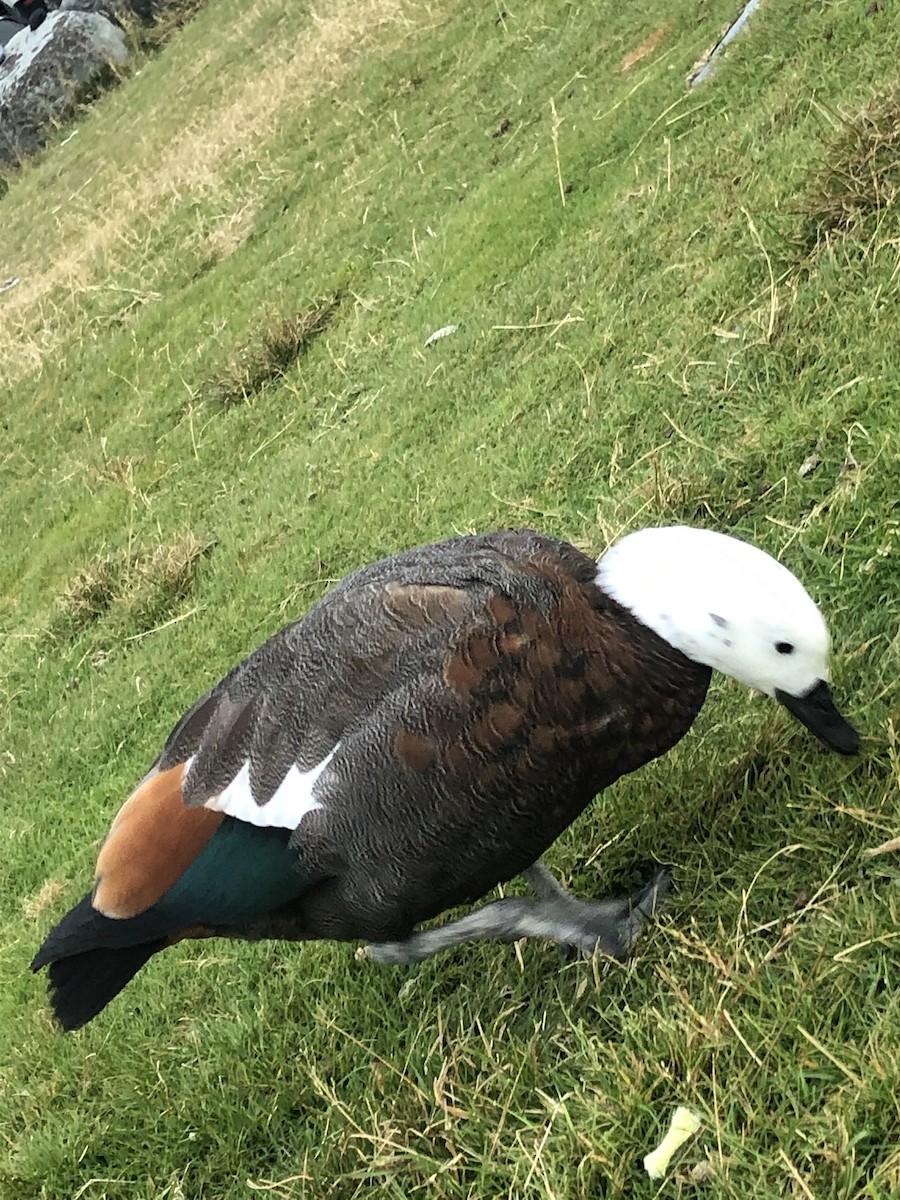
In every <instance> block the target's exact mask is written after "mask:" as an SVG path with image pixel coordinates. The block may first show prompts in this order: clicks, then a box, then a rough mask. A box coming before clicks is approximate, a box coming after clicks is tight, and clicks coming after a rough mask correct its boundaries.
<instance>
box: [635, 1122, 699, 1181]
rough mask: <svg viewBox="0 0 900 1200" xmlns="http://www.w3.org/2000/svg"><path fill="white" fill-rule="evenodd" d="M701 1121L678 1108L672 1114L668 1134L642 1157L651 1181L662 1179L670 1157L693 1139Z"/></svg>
mask: <svg viewBox="0 0 900 1200" xmlns="http://www.w3.org/2000/svg"><path fill="white" fill-rule="evenodd" d="M701 1124H702V1121H701V1120H700V1118H699V1117H698V1116H697V1114H696V1113H695V1112H691V1110H690V1109H689V1108H684V1107H683V1106H680V1107H678V1108H676V1109H675V1111H674V1112H673V1113H672V1123H671V1124H670V1125H669V1132H668V1133H667V1134H666V1136H665V1137H664V1138H663V1140H662V1141H661V1142H660V1143H659V1145H658V1146H657V1147H656V1149H655V1150H651V1151H650V1153H649V1154H645V1155H644V1170H645V1171H646V1172H647V1174H648V1175H649V1176H650V1178H651V1179H662V1177H663V1176H664V1175H665V1173H666V1171H667V1170H668V1169H669V1163H670V1162H671V1159H672V1155H673V1154H674V1153H675V1151H676V1150H677V1149H678V1148H679V1147H680V1146H683V1145H684V1143H685V1142H686V1141H687V1140H688V1138H690V1137H693V1136H694V1134H695V1133H696V1132H697V1130H698V1129H699V1128H700V1126H701Z"/></svg>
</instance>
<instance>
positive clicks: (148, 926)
mask: <svg viewBox="0 0 900 1200" xmlns="http://www.w3.org/2000/svg"><path fill="white" fill-rule="evenodd" d="M169 933H170V926H169V923H168V922H167V921H164V920H162V919H161V918H160V915H159V914H157V913H154V912H153V910H149V911H148V912H146V913H143V914H141V916H140V917H137V918H134V919H132V920H129V921H114V920H111V919H110V918H109V917H104V916H103V914H102V913H98V912H97V910H96V909H95V908H93V907H92V905H91V898H90V896H85V897H84V899H83V900H82V901H81V903H80V904H76V906H75V907H74V908H73V909H72V911H71V912H69V913H67V914H66V915H65V916H64V917H63V919H62V920H61V921H60V922H59V924H58V925H56V926H55V927H54V928H53V929H51V931H50V933H49V934H48V935H47V938H46V940H45V942H44V944H43V945H42V946H41V948H40V950H38V952H37V954H36V955H35V956H34V959H33V961H32V963H31V969H32V970H33V971H39V970H40V969H41V968H42V967H48V968H49V970H48V977H49V985H50V1004H51V1005H52V1007H53V1012H54V1015H55V1016H56V1019H57V1021H58V1022H59V1023H60V1025H61V1026H62V1028H63V1029H66V1030H69V1029H79V1028H80V1027H81V1026H82V1025H84V1024H85V1023H86V1022H87V1021H90V1020H91V1018H92V1017H95V1016H96V1015H97V1013H99V1012H100V1011H101V1010H102V1009H104V1008H105V1007H106V1005H107V1004H109V1002H110V1000H112V998H113V997H114V996H116V995H118V993H119V992H121V990H122V988H123V987H125V985H126V983H128V981H129V979H131V978H132V977H133V976H134V975H136V974H137V972H138V971H139V970H140V969H141V967H142V966H143V965H144V963H145V962H147V960H148V959H149V958H152V957H153V955H154V954H156V953H157V952H158V951H160V950H163V949H165V947H166V946H167V945H169V942H170V937H169V936H168V935H169Z"/></svg>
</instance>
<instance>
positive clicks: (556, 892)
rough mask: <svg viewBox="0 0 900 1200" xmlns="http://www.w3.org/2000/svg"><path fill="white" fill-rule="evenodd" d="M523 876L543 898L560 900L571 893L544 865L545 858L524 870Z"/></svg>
mask: <svg viewBox="0 0 900 1200" xmlns="http://www.w3.org/2000/svg"><path fill="white" fill-rule="evenodd" d="M522 878H523V879H524V880H525V882H526V883H527V884H528V886H529V887H531V888H533V889H534V891H535V892H536V894H537V895H538V896H539V897H540V898H541V900H559V899H562V897H563V896H568V895H569V893H568V892H567V891H566V889H565V888H564V887H563V885H562V884H561V883H560V882H559V880H558V879H557V878H556V876H555V875H554V874H553V872H552V871H551V870H549V869H548V868H547V867H545V866H544V863H543V860H542V859H540V858H539V859H538V860H537V862H536V863H535V864H534V866H533V867H529V868H528V870H527V871H523V872H522Z"/></svg>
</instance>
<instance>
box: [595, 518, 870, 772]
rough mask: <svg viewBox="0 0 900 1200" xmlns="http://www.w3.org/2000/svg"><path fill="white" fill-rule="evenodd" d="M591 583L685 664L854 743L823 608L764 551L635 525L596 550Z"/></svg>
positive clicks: (842, 743) (696, 532)
mask: <svg viewBox="0 0 900 1200" xmlns="http://www.w3.org/2000/svg"><path fill="white" fill-rule="evenodd" d="M597 583H598V584H599V586H600V587H601V588H602V589H603V590H604V591H605V592H606V593H607V594H608V595H610V596H612V597H613V599H614V600H617V601H618V602H619V604H621V605H623V606H624V607H625V608H627V609H629V610H630V611H631V612H632V613H634V615H635V616H636V617H637V619H638V620H639V621H640V622H641V623H642V624H644V625H647V626H649V628H650V629H652V630H654V632H655V633H658V634H659V635H660V637H663V638H665V640H666V641H667V642H669V644H670V645H672V646H675V647H676V649H678V650H680V651H681V652H682V653H683V654H685V655H687V657H688V658H690V659H692V660H693V661H694V662H698V663H704V664H705V665H706V666H709V667H714V668H715V669H716V670H717V671H722V672H724V674H726V675H732V676H733V677H734V678H735V679H739V680H740V681H741V683H745V684H746V685H747V686H748V687H753V688H758V689H759V690H760V691H761V692H765V693H766V694H767V695H769V696H774V697H775V698H776V699H777V700H779V701H780V702H781V703H782V704H784V705H785V707H786V708H788V709H789V710H790V711H791V712H792V713H793V714H794V715H795V716H796V717H797V718H798V719H799V720H800V721H802V722H803V724H804V725H806V726H807V728H808V729H810V730H811V731H812V732H813V733H815V734H816V736H817V737H819V738H821V740H822V741H824V742H825V743H827V744H828V745H829V746H832V747H834V749H836V750H840V751H841V752H842V753H844V754H852V753H854V752H855V751H856V750H857V749H858V748H859V735H858V734H857V733H856V731H855V730H854V729H853V727H852V726H851V725H849V724H848V723H847V722H846V721H845V720H844V718H843V717H842V716H841V715H840V713H839V712H838V711H837V709H836V708H835V706H834V702H833V701H832V699H831V693H830V691H829V688H828V679H829V676H830V669H829V661H828V660H829V650H830V639H829V637H828V629H827V627H826V625H825V621H824V619H823V617H822V614H821V613H820V612H819V609H818V608H817V607H816V605H815V603H814V602H813V600H812V598H811V597H810V595H809V593H808V592H807V591H806V589H805V588H804V587H803V584H802V583H801V582H800V580H799V579H797V577H796V576H795V575H792V574H791V572H790V571H789V570H788V569H787V568H786V567H783V566H782V565H781V563H779V562H776V561H775V559H774V558H771V557H770V556H769V555H768V554H766V553H765V552H764V551H762V550H759V549H757V548H756V547H755V546H750V545H748V544H747V543H746V542H741V541H738V539H737V538H733V537H728V536H727V535H726V534H724V533H714V532H713V531H711V530H708V529H692V528H689V527H687V526H684V525H673V526H669V527H667V528H662V529H642V530H640V531H639V532H638V533H632V534H629V535H628V536H627V537H625V538H623V539H622V540H621V541H620V542H617V543H616V544H615V545H614V546H612V547H611V548H610V549H609V550H608V551H607V553H606V554H604V556H603V558H601V560H600V562H599V564H598V570H597Z"/></svg>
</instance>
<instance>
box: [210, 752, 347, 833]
mask: <svg viewBox="0 0 900 1200" xmlns="http://www.w3.org/2000/svg"><path fill="white" fill-rule="evenodd" d="M338 746H340V742H338V744H337V746H335V747H334V749H333V750H331V751H330V752H329V753H328V754H326V755H325V757H324V758H323V759H322V761H321V762H319V763H316V765H315V766H314V767H310V769H309V770H308V771H301V770H300V769H299V767H297V766H296V764H295V765H294V766H292V767H291V768H290V769H289V771H288V773H287V775H285V777H284V779H282V781H281V783H280V784H279V785H278V787H277V789H276V790H275V792H274V793H273V794H272V797H271V799H270V800H268V801H267V802H266V803H265V804H257V803H256V800H255V799H254V796H253V791H252V789H251V787H250V761H249V759H248V760H247V762H245V763H244V765H243V766H242V767H241V769H240V771H238V773H237V775H235V777H234V779H232V781H231V783H229V784H228V786H227V787H226V788H224V789H223V790H222V791H221V792H219V794H218V796H213V798H212V799H211V800H207V802H206V804H205V806H204V807H205V808H212V809H214V810H215V811H216V812H221V813H225V814H226V815H227V816H229V817H236V818H237V819H238V820H239V821H247V822H248V824H250V825H260V826H262V827H266V828H267V827H270V826H278V827H279V828H281V829H296V828H297V826H298V825H299V824H300V822H301V821H302V820H303V818H304V817H305V816H306V814H307V813H311V812H315V811H316V809H317V808H321V807H322V805H321V804H320V802H319V801H318V800H317V799H316V798H315V788H316V784H317V783H318V781H319V779H320V777H321V776H322V774H323V772H324V771H325V769H326V768H327V767H328V764H329V763H330V762H331V760H332V759H333V758H334V756H335V754H336V753H337V750H338Z"/></svg>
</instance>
